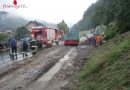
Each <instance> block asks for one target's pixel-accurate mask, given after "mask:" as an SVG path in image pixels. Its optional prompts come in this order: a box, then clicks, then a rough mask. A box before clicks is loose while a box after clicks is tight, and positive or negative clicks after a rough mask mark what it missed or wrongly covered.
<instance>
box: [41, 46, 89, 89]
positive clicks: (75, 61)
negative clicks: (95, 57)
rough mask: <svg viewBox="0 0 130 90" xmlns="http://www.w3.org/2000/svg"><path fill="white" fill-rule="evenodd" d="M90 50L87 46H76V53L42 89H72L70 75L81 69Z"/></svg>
mask: <svg viewBox="0 0 130 90" xmlns="http://www.w3.org/2000/svg"><path fill="white" fill-rule="evenodd" d="M90 51H91V49H90V47H88V46H78V47H76V52H77V55H76V53H74V54H75V55H76V56H74V57H73V58H71V59H70V60H68V61H67V62H66V63H65V64H64V65H63V67H62V68H61V69H60V71H59V72H58V73H57V74H56V75H55V76H54V77H53V79H51V81H50V82H49V83H48V85H47V86H46V87H45V88H44V89H42V90H72V89H71V87H72V85H71V83H72V77H73V76H74V75H75V74H76V73H77V72H79V71H81V69H82V68H83V65H84V64H85V63H86V62H87V61H88V55H89V54H90ZM74 54H73V55H74Z"/></svg>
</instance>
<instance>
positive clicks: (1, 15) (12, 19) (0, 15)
mask: <svg viewBox="0 0 130 90" xmlns="http://www.w3.org/2000/svg"><path fill="white" fill-rule="evenodd" d="M26 23H27V21H26V20H25V19H23V18H21V17H19V16H16V15H13V14H11V13H8V12H4V11H0V31H4V30H6V29H11V30H15V29H16V28H17V27H20V26H23V25H25V24H26Z"/></svg>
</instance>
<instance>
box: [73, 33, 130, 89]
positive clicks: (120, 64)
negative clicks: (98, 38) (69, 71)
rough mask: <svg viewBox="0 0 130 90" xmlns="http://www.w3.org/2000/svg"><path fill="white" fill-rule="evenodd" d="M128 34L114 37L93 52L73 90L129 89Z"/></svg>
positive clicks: (129, 45)
mask: <svg viewBox="0 0 130 90" xmlns="http://www.w3.org/2000/svg"><path fill="white" fill-rule="evenodd" d="M129 53H130V32H126V33H124V34H120V35H117V36H115V37H114V38H113V39H111V40H109V41H108V42H107V43H105V44H104V45H102V46H101V47H98V48H96V49H94V50H93V53H92V55H91V59H90V60H89V61H88V62H87V64H86V65H85V67H84V69H83V70H82V71H81V72H80V74H78V77H76V78H78V81H79V85H78V86H77V84H76V85H75V87H74V89H73V90H129V89H130V54H129Z"/></svg>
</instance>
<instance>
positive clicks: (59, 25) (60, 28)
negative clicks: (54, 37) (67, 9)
mask: <svg viewBox="0 0 130 90" xmlns="http://www.w3.org/2000/svg"><path fill="white" fill-rule="evenodd" d="M57 28H58V29H59V30H63V31H64V33H67V32H68V31H69V28H68V26H67V24H66V23H65V21H64V20H62V21H61V22H60V23H58V24H57Z"/></svg>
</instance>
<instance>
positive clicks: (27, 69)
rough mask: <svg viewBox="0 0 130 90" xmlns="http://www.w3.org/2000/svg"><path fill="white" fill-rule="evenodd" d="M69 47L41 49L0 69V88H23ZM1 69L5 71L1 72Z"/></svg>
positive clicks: (4, 89) (53, 63)
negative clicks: (20, 60) (35, 53)
mask: <svg viewBox="0 0 130 90" xmlns="http://www.w3.org/2000/svg"><path fill="white" fill-rule="evenodd" d="M70 48H71V47H63V46H60V47H58V46H55V47H52V48H48V49H46V50H42V51H40V52H38V53H37V55H35V56H33V57H32V58H30V59H25V60H24V61H22V62H14V64H13V65H10V66H7V67H5V68H4V69H1V70H0V72H1V74H0V75H1V78H0V90H25V89H26V87H27V86H29V85H30V84H31V83H33V82H35V80H37V79H38V78H40V77H41V76H42V75H43V74H44V73H45V72H47V71H48V70H49V69H50V68H51V67H52V66H54V65H55V63H56V62H58V61H59V60H60V58H62V57H63V56H64V55H65V54H66V53H67V52H68V50H69V49H70ZM2 71H4V72H6V73H4V74H3V73H2Z"/></svg>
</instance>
